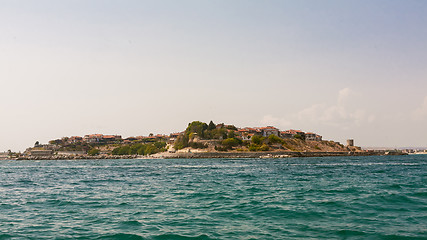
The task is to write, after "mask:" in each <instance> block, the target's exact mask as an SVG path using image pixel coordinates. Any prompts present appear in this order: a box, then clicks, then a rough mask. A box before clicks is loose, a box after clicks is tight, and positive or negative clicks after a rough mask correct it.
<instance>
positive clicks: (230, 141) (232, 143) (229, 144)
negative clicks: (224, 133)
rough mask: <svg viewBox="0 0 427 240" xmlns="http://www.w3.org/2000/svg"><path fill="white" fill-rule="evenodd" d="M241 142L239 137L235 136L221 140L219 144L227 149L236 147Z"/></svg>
mask: <svg viewBox="0 0 427 240" xmlns="http://www.w3.org/2000/svg"><path fill="white" fill-rule="evenodd" d="M241 143H242V141H241V140H240V139H237V138H227V139H225V140H223V141H222V142H221V144H222V145H223V146H224V147H226V148H227V149H232V148H233V147H237V146H239V145H240V144H241Z"/></svg>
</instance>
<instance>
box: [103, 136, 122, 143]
mask: <svg viewBox="0 0 427 240" xmlns="http://www.w3.org/2000/svg"><path fill="white" fill-rule="evenodd" d="M121 140H122V136H120V135H104V136H102V142H104V143H113V142H117V141H121Z"/></svg>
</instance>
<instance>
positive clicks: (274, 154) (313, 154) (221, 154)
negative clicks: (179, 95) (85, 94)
mask: <svg viewBox="0 0 427 240" xmlns="http://www.w3.org/2000/svg"><path fill="white" fill-rule="evenodd" d="M383 155H407V154H406V153H403V152H401V151H356V152H290V151H274V152H178V153H169V152H162V153H157V154H154V155H150V156H141V155H97V156H89V155H75V156H62V155H56V156H43V157H41V156H38V157H36V156H21V157H17V158H11V159H10V160H87V159H94V160H95V159H174V158H290V157H346V156H383Z"/></svg>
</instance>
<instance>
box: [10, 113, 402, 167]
mask: <svg viewBox="0 0 427 240" xmlns="http://www.w3.org/2000/svg"><path fill="white" fill-rule="evenodd" d="M383 154H403V153H402V152H398V151H395V152H389V151H388V152H385V151H365V150H362V149H361V148H360V147H357V146H353V140H348V141H347V145H343V144H341V143H339V142H335V141H331V140H323V139H322V136H320V135H319V134H316V133H312V132H303V131H301V130H293V129H290V130H285V131H282V130H279V129H278V128H276V127H273V126H266V127H244V128H239V127H236V126H234V125H226V124H224V123H221V124H215V123H213V122H212V121H210V123H209V124H207V123H204V122H200V121H193V122H191V123H189V124H188V126H187V128H186V129H185V130H184V131H182V132H178V133H171V134H169V135H163V134H157V135H154V134H150V135H149V136H136V137H128V138H125V139H123V138H122V137H121V136H120V135H103V134H90V135H85V136H83V137H80V136H71V137H63V138H61V139H54V140H51V141H49V143H47V144H40V143H39V142H36V143H35V144H34V147H30V148H28V149H27V150H26V151H25V152H24V153H22V154H19V153H10V154H9V158H12V159H16V160H24V159H37V160H42V159H108V158H112V159H120V158H253V157H311V156H349V155H383Z"/></svg>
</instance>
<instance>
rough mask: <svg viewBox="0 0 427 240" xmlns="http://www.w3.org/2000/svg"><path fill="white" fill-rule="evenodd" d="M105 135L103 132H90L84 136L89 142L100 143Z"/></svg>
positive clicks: (84, 139)
mask: <svg viewBox="0 0 427 240" xmlns="http://www.w3.org/2000/svg"><path fill="white" fill-rule="evenodd" d="M102 137H103V135H102V134H90V135H85V136H84V138H83V141H85V142H87V143H99V142H101V140H102Z"/></svg>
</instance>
